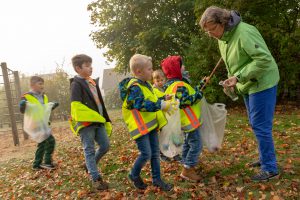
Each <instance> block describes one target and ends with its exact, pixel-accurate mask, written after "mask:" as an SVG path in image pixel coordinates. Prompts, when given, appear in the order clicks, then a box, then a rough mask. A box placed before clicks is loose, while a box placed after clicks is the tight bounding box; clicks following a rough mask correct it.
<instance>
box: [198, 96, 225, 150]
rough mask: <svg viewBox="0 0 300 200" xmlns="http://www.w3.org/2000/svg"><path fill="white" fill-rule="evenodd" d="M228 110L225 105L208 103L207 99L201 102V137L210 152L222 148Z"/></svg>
mask: <svg viewBox="0 0 300 200" xmlns="http://www.w3.org/2000/svg"><path fill="white" fill-rule="evenodd" d="M226 115H227V110H226V109H225V104H222V103H214V104H209V103H207V102H206V99H205V97H203V98H202V100H201V122H202V124H201V126H200V128H199V129H200V135H201V139H202V142H203V145H204V146H206V147H207V149H208V151H210V152H214V151H217V150H218V149H220V148H221V145H222V142H223V137H224V130H225V124H226Z"/></svg>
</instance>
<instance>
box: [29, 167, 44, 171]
mask: <svg viewBox="0 0 300 200" xmlns="http://www.w3.org/2000/svg"><path fill="white" fill-rule="evenodd" d="M43 169H44V168H42V167H41V166H33V167H32V170H34V171H39V170H43Z"/></svg>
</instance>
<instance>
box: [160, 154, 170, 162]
mask: <svg viewBox="0 0 300 200" xmlns="http://www.w3.org/2000/svg"><path fill="white" fill-rule="evenodd" d="M160 160H161V161H163V162H171V159H170V158H168V157H167V156H165V155H163V154H160Z"/></svg>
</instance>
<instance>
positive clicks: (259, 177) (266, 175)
mask: <svg viewBox="0 0 300 200" xmlns="http://www.w3.org/2000/svg"><path fill="white" fill-rule="evenodd" d="M277 176H279V173H278V172H266V171H261V172H259V173H258V174H256V175H254V176H252V177H251V180H252V181H268V180H269V179H273V178H276V177H277Z"/></svg>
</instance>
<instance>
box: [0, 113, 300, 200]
mask: <svg viewBox="0 0 300 200" xmlns="http://www.w3.org/2000/svg"><path fill="white" fill-rule="evenodd" d="M110 116H111V118H112V119H113V124H114V133H113V135H112V137H111V148H110V151H109V153H108V154H107V155H106V156H105V157H104V158H103V159H102V160H101V163H100V165H99V169H100V170H101V171H102V173H103V176H104V179H105V180H107V181H108V182H109V183H110V189H109V190H107V191H103V192H99V191H92V189H91V183H90V181H89V178H88V176H87V174H86V173H85V172H84V170H83V168H81V164H82V163H83V161H84V157H83V151H82V147H81V145H80V141H79V138H78V137H74V136H73V135H72V134H71V132H70V130H69V129H68V125H67V123H59V124H58V125H57V124H56V126H55V128H53V132H54V136H55V137H56V141H57V146H56V151H55V154H54V160H55V161H56V163H57V164H58V168H57V169H56V170H53V171H48V170H43V171H38V172H36V171H32V170H31V163H32V158H33V154H34V150H35V147H34V146H33V145H34V143H32V148H24V149H22V146H21V147H20V148H18V149H17V150H14V151H19V153H18V154H16V155H17V156H16V155H15V154H13V155H14V157H15V158H10V157H9V156H8V157H7V159H6V160H3V159H2V160H1V161H0V165H1V168H0V199H274V200H278V199H299V197H300V194H299V193H300V150H299V149H300V134H299V133H300V112H299V109H297V108H292V109H291V108H288V109H287V107H278V108H277V112H276V117H275V121H274V123H275V125H274V138H275V145H276V150H277V158H278V163H279V166H280V171H281V176H280V178H278V179H275V180H272V181H269V182H266V183H253V182H251V181H250V176H251V175H252V174H254V173H255V172H257V169H250V168H248V167H247V163H249V162H252V161H255V160H256V159H257V158H258V153H257V150H256V142H255V138H254V137H253V134H252V132H251V128H250V127H249V125H248V121H247V118H246V114H245V111H244V109H243V108H236V109H231V110H230V111H229V114H228V118H227V119H228V120H227V126H226V132H225V138H224V143H223V148H222V150H221V151H219V152H218V153H209V152H207V151H206V150H205V149H204V151H203V152H202V154H201V157H200V161H201V162H200V164H199V165H198V167H197V170H198V172H199V173H200V174H201V177H202V181H201V182H199V183H189V182H187V181H184V180H182V179H181V178H180V177H179V174H180V171H181V169H182V167H181V165H180V164H179V163H177V162H170V163H165V162H163V163H161V170H162V176H163V178H164V179H165V180H167V181H169V182H171V183H174V185H175V187H174V190H173V191H172V192H162V191H160V190H159V189H157V188H155V187H153V186H151V177H150V169H149V164H147V166H146V167H145V168H144V170H143V173H142V176H143V178H144V179H145V181H146V182H147V183H148V184H149V185H150V187H148V189H147V190H145V191H139V190H136V189H134V188H133V186H132V185H131V183H130V182H129V181H128V179H127V174H128V171H129V170H130V168H131V166H132V164H133V162H134V160H135V158H136V157H137V155H138V152H137V150H136V147H135V144H134V142H132V141H131V140H130V139H129V136H128V133H127V130H126V127H125V125H124V123H123V121H122V118H121V112H120V110H115V111H110ZM0 150H1V147H0ZM7 152H9V151H7Z"/></svg>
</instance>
